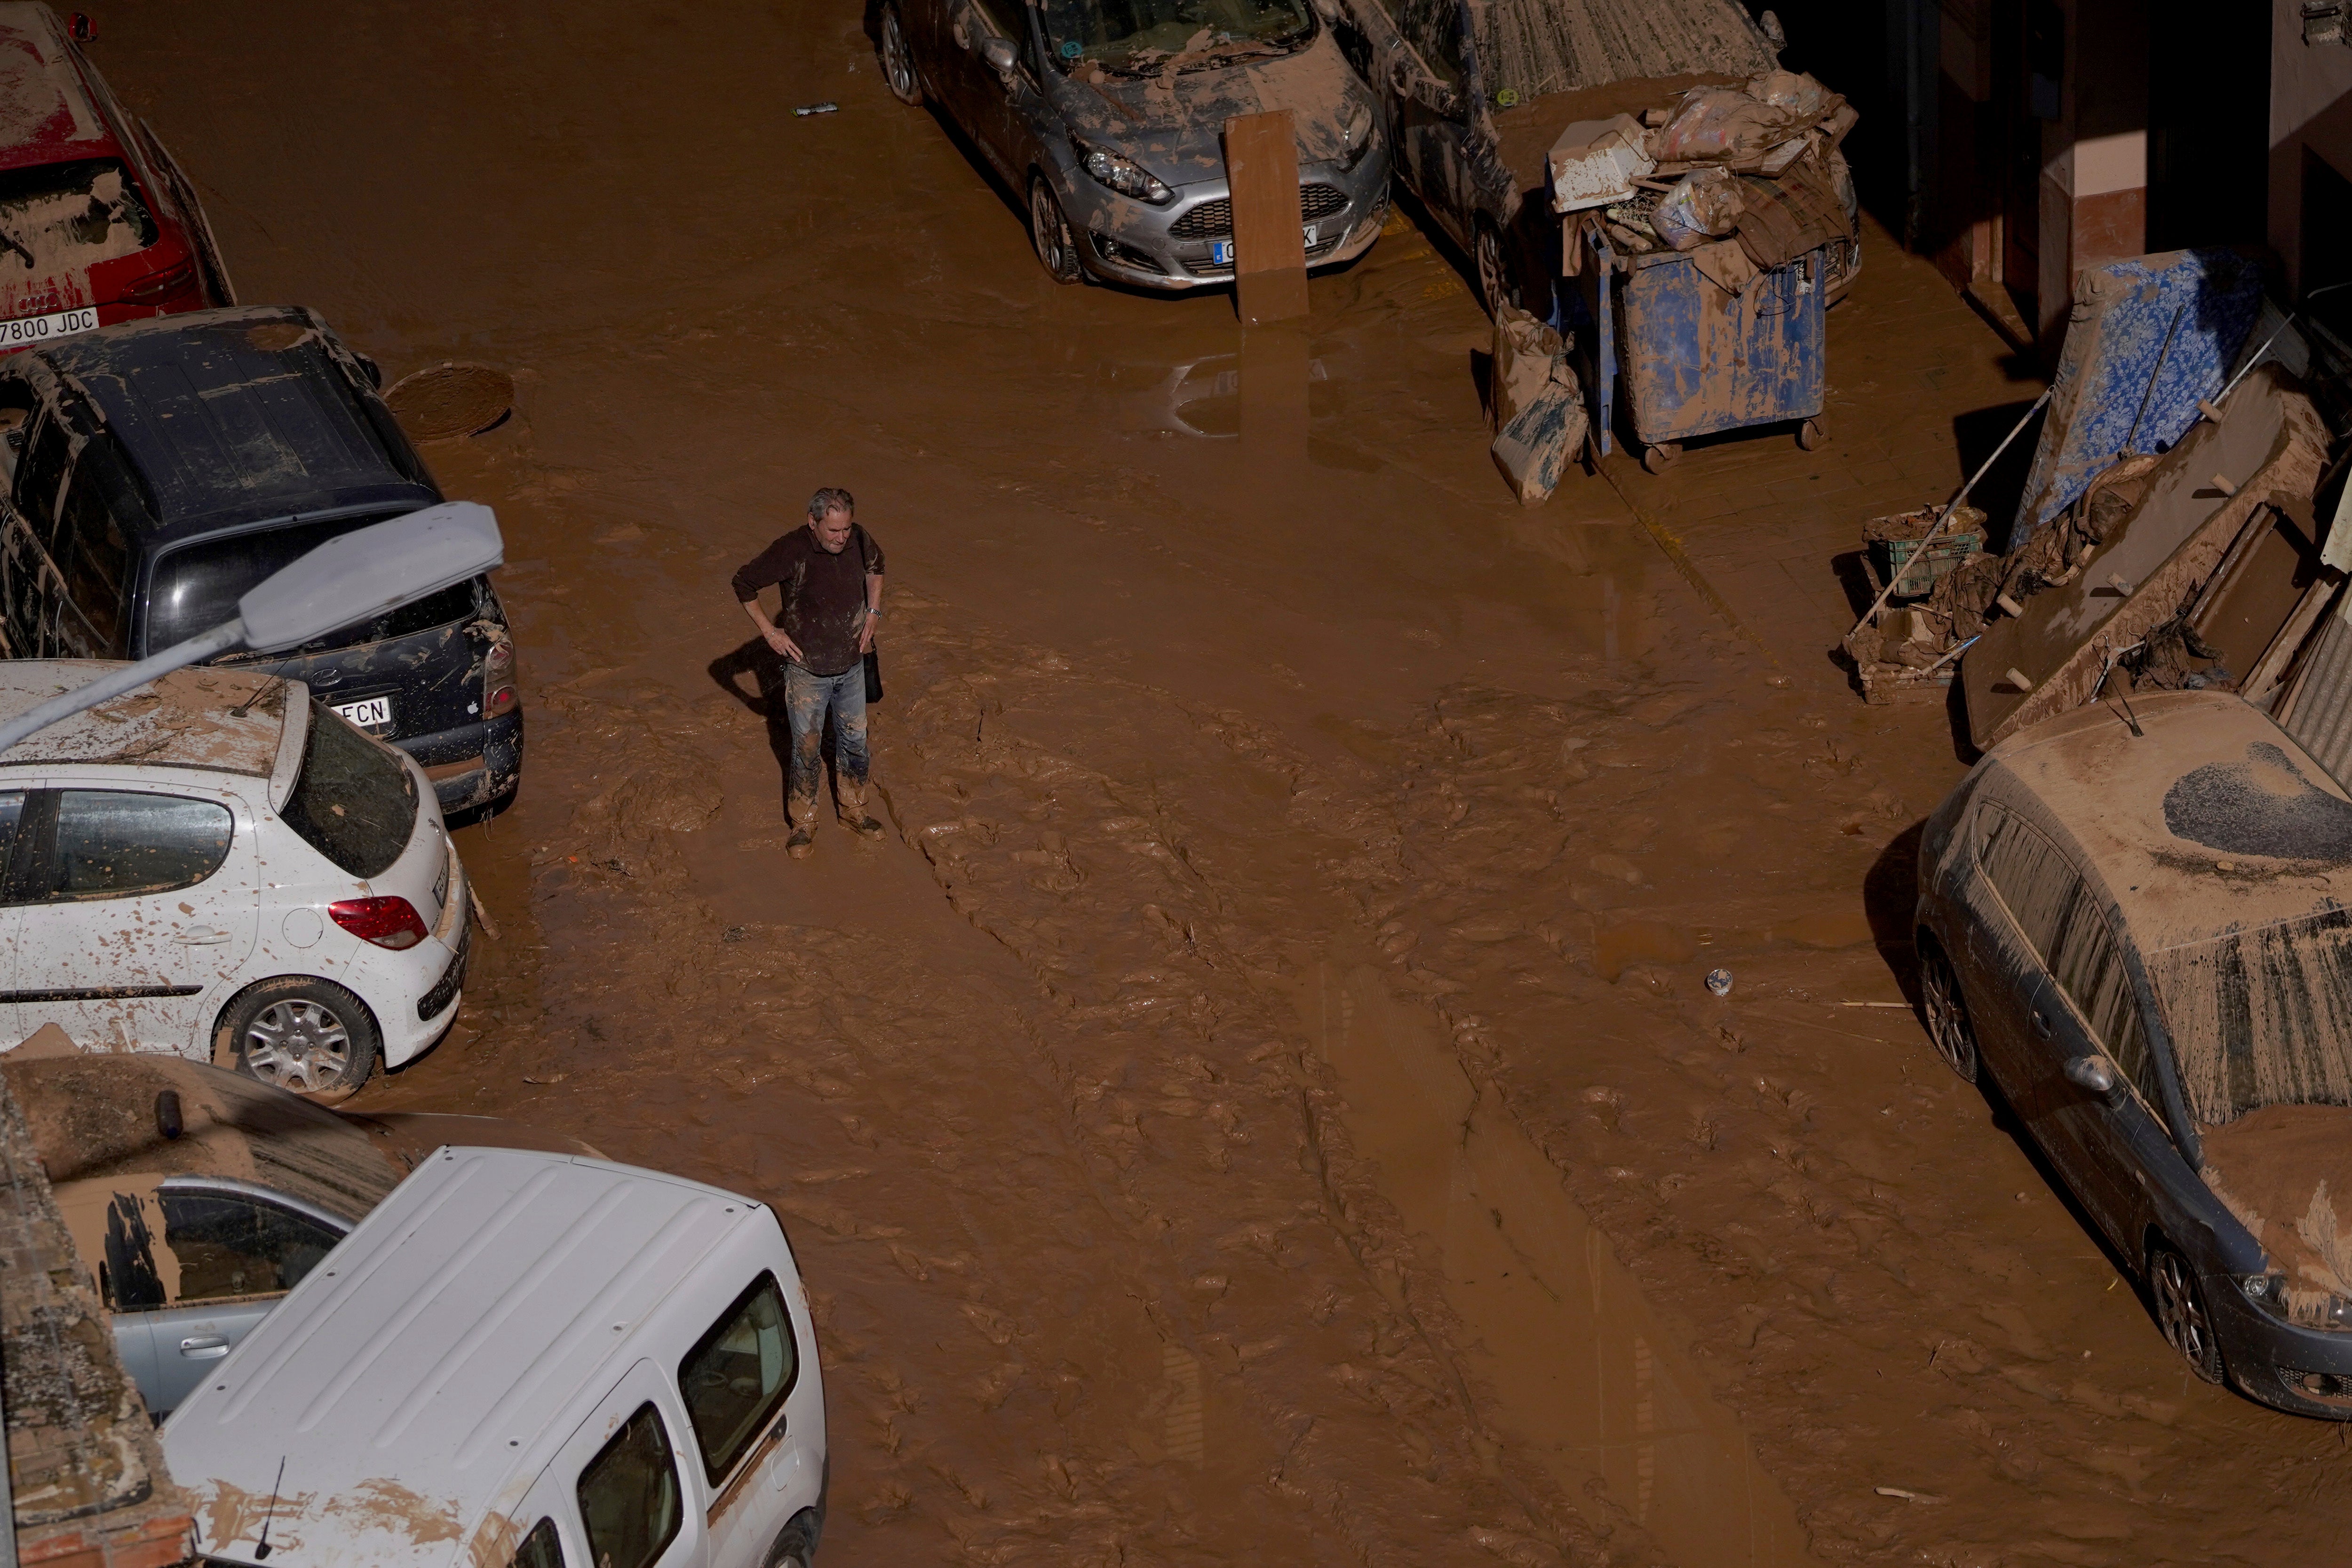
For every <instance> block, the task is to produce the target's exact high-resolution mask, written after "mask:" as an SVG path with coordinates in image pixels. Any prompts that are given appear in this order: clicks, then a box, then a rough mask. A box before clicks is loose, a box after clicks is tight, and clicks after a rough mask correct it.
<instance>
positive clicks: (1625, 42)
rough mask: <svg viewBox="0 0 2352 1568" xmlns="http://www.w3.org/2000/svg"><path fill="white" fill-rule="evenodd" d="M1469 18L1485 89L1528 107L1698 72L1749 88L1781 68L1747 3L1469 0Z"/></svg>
mask: <svg viewBox="0 0 2352 1568" xmlns="http://www.w3.org/2000/svg"><path fill="white" fill-rule="evenodd" d="M1470 17H1471V27H1472V30H1473V33H1474V36H1475V43H1476V47H1477V50H1478V68H1479V73H1480V75H1481V77H1482V78H1483V79H1484V80H1483V82H1482V85H1483V86H1484V88H1485V89H1486V92H1487V93H1488V94H1489V95H1492V94H1493V93H1495V92H1496V91H1499V90H1504V89H1507V90H1509V91H1511V92H1513V93H1515V94H1517V101H1518V102H1521V103H1525V102H1526V101H1527V100H1529V99H1531V98H1535V97H1538V96H1540V95H1543V94H1547V93H1555V92H1576V91H1581V90H1585V89H1592V88H1599V87H1605V86H1607V85H1609V84H1610V83H1612V82H1622V81H1634V80H1639V79H1651V78H1664V77H1678V76H1685V75H1689V74H1692V73H1711V74H1712V73H1720V74H1721V75H1722V76H1723V77H1725V78H1727V79H1739V80H1744V79H1747V78H1748V77H1751V76H1755V75H1757V74H1759V73H1760V72H1763V71H1769V70H1770V69H1772V68H1773V66H1774V63H1775V61H1774V58H1773V53H1772V49H1771V46H1770V45H1769V43H1767V42H1766V41H1765V37H1764V34H1763V31H1762V29H1760V28H1759V26H1757V25H1756V23H1755V21H1754V20H1753V19H1751V18H1750V17H1749V16H1748V13H1747V11H1746V10H1745V9H1743V8H1742V7H1741V6H1740V5H1738V0H1470ZM1663 102H1664V100H1663V99H1654V100H1652V101H1651V102H1650V103H1646V104H1644V105H1643V107H1644V108H1649V107H1655V106H1656V105H1658V104H1660V103H1663Z"/></svg>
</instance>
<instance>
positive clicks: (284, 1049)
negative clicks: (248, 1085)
mask: <svg viewBox="0 0 2352 1568" xmlns="http://www.w3.org/2000/svg"><path fill="white" fill-rule="evenodd" d="M244 1047H245V1049H244V1057H245V1068H246V1070H247V1072H249V1073H251V1074H252V1075H253V1076H254V1077H256V1078H257V1079H261V1081H262V1082H264V1083H274V1084H276V1085H277V1086H278V1088H280V1089H295V1090H298V1091H300V1092H304V1093H309V1092H312V1091H315V1090H318V1089H335V1088H340V1087H341V1084H342V1081H343V1079H345V1078H346V1077H347V1076H349V1074H350V1072H351V1068H352V1033H351V1030H350V1029H349V1028H348V1027H346V1026H345V1025H344V1023H343V1021H342V1020H341V1018H339V1017H337V1016H335V1015H334V1013H333V1012H332V1011H331V1010H330V1009H329V1008H326V1007H322V1006H320V1005H319V1004H318V1003H316V1002H312V1001H310V1000H307V999H305V998H301V997H295V998H292V999H289V1000H288V1001H284V1002H272V1003H271V1004H270V1005H268V1006H267V1007H265V1008H263V1009H262V1010H261V1013H260V1016H257V1017H256V1018H255V1019H254V1020H253V1022H252V1023H251V1024H249V1025H247V1026H246V1031H245V1040H244Z"/></svg>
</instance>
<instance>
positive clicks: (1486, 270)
mask: <svg viewBox="0 0 2352 1568" xmlns="http://www.w3.org/2000/svg"><path fill="white" fill-rule="evenodd" d="M1470 249H1471V261H1472V262H1473V264H1475V266H1476V267H1477V268H1478V303H1480V304H1481V305H1484V306H1485V307H1486V314H1488V315H1489V316H1491V315H1493V314H1495V312H1496V310H1497V309H1498V308H1499V306H1500V303H1501V302H1503V301H1508V302H1509V303H1511V304H1512V305H1515V306H1516V305H1517V304H1518V303H1519V289H1518V285H1517V283H1515V282H1513V281H1512V279H1511V268H1510V262H1509V260H1508V259H1507V258H1506V257H1505V256H1504V255H1503V237H1502V236H1501V235H1499V234H1497V233H1496V231H1495V229H1494V227H1493V226H1491V225H1488V224H1483V223H1482V224H1480V225H1479V226H1478V232H1477V234H1476V235H1475V236H1474V237H1472V239H1471V242H1470Z"/></svg>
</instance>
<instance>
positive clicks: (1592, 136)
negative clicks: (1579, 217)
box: [1544, 114, 1658, 213]
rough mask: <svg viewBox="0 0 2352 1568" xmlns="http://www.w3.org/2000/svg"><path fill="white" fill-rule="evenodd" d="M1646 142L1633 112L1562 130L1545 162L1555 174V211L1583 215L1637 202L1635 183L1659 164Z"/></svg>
mask: <svg viewBox="0 0 2352 1568" xmlns="http://www.w3.org/2000/svg"><path fill="white" fill-rule="evenodd" d="M1647 139H1648V132H1645V131H1643V128H1642V122H1641V121H1638V120H1636V119H1634V118H1633V116H1632V115H1630V114H1619V115H1613V116H1612V117H1611V118H1609V119H1607V120H1580V121H1577V122H1576V123H1575V124H1573V125H1571V126H1570V127H1568V128H1567V129H1566V130H1564V131H1562V132H1560V133H1559V141H1557V142H1553V143H1552V147H1551V151H1550V152H1549V153H1547V154H1546V155H1545V159H1544V164H1545V167H1546V169H1548V170H1549V173H1550V175H1551V179H1550V184H1551V190H1552V198H1551V210H1552V211H1554V212H1557V213H1572V212H1581V211H1582V210H1583V209H1585V208H1586V207H1598V206H1606V205H1609V204H1610V203H1611V202H1622V201H1630V200H1631V199H1633V189H1634V186H1633V182H1634V181H1635V180H1638V179H1643V178H1645V177H1647V176H1648V174H1650V172H1651V171H1652V170H1654V169H1655V168H1656V167H1657V166H1658V163H1657V160H1656V159H1654V158H1653V157H1651V156H1650V154H1649V152H1648V151H1647Z"/></svg>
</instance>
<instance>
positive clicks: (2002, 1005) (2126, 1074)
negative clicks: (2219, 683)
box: [1915, 691, 2352, 1420]
mask: <svg viewBox="0 0 2352 1568" xmlns="http://www.w3.org/2000/svg"><path fill="white" fill-rule="evenodd" d="M2132 710H2133V712H2132V713H2130V714H2126V713H2125V712H2124V711H2122V710H2119V709H2111V708H2110V707H2108V706H2106V705H2104V704H2094V705H2092V706H2089V707H2086V708H2083V709H2078V710H2075V711H2074V712H2073V713H2070V714H2067V715H2065V716H2064V717H2063V718H2060V719H2055V720H2053V721H2050V722H2048V723H2046V724H2042V725H2038V726H2036V727H2034V728H2033V729H2032V730H2029V731H2023V732H2021V733H2020V734H2018V735H2016V736H2014V737H2012V738H2011V739H2010V740H2008V741H2006V742H2002V743H2001V744H2000V745H1999V746H1997V747H1995V748H1994V749H1993V751H1992V752H1990V754H1989V755H1987V756H1986V757H1985V759H1984V760H1983V761H1982V762H1980V763H1978V765H1977V767H1976V769H1975V770H1974V771H1973V772H1972V773H1969V776H1968V777H1967V778H1966V779H1965V780H1963V781H1962V782H1961V784H1960V785H1959V787H1958V789H1956V790H1954V791H1953V792H1952V794H1951V795H1950V796H1949V797H1948V799H1946V800H1945V802H1944V803H1943V805H1940V806H1939V807H1937V810H1936V813H1935V815H1934V816H1932V817H1930V818H1929V819H1928V822H1927V828H1926V831H1925V835H1924V837H1923V840H1922V844H1921V847H1920V861H1919V876H1920V893H1919V906H1918V930H1917V934H1916V939H1915V940H1916V943H1917V949H1918V954H1919V963H1920V988H1921V991H1922V994H1923V998H1924V1002H1925V1012H1926V1015H1927V1026H1928V1032H1929V1034H1930V1036H1931V1037H1932V1038H1933V1039H1934V1040H1935V1042H1936V1046H1937V1050H1938V1051H1939V1052H1941V1054H1942V1055H1943V1057H1944V1058H1945V1059H1946V1060H1947V1061H1948V1062H1949V1063H1950V1064H1951V1066H1952V1067H1953V1068H1955V1069H1957V1070H1958V1072H1959V1074H1960V1076H1961V1077H1963V1078H1965V1079H1970V1080H1972V1081H1974V1080H1976V1079H1978V1076H1979V1073H1980V1072H1981V1073H1983V1074H1984V1075H1986V1076H1988V1077H1990V1079H1991V1080H1992V1087H1993V1088H1994V1089H1997V1090H1998V1094H1999V1097H2000V1099H2001V1100H2005V1101H2006V1102H2007V1104H2008V1106H2009V1108H2010V1110H2012V1111H2013V1112H2014V1113H2015V1116H2016V1118H2017V1120H2018V1121H2019V1122H2021V1123H2022V1125H2023V1128H2024V1130H2025V1131H2027V1132H2028V1133H2029V1134H2030V1135H2031V1136H2032V1140H2033V1142H2035V1144H2037V1145H2038V1146H2039V1148H2040V1150H2041V1152H2042V1155H2043V1157H2044V1159H2045V1161H2046V1163H2047V1165H2048V1167H2049V1168H2050V1169H2051V1171H2052V1172H2053V1173H2054V1174H2055V1175H2056V1178H2057V1179H2058V1181H2059V1182H2060V1183H2062V1184H2063V1186H2064V1187H2065V1189H2066V1191H2067V1192H2068V1194H2070V1195H2071V1196H2072V1198H2073V1200H2074V1204H2075V1205H2076V1207H2077V1208H2078V1209H2079V1210H2080V1211H2081V1212H2082V1213H2083V1215H2085V1216H2086V1218H2087V1219H2088V1221H2089V1223H2090V1224H2091V1225H2093V1226H2095V1227H2096V1229H2097V1231H2098V1233H2099V1235H2100V1236H2101V1237H2103V1239H2104V1240H2105V1243H2106V1245H2107V1247H2109V1249H2110V1251H2111V1253H2112V1255H2113V1256H2114V1257H2115V1258H2116V1260H2117V1261H2118V1262H2119V1263H2120V1264H2121V1265H2122V1266H2123V1267H2124V1268H2126V1270H2127V1271H2129V1272H2130V1273H2131V1274H2132V1275H2133V1276H2135V1277H2136V1278H2137V1279H2139V1280H2140V1281H2141V1282H2142V1284H2143V1285H2144V1287H2145V1289H2146V1291H2147V1302H2148V1306H2149V1308H2150V1310H2152V1311H2153V1313H2154V1315H2155V1317H2156V1320H2157V1323H2158V1327H2159V1328H2160V1329H2161V1330H2162V1331H2163V1332H2164V1335H2165V1337H2166V1339H2167V1340H2168V1341H2169V1342H2171V1344H2172V1346H2173V1348H2174V1349H2175V1350H2177V1351H2179V1352H2180V1354H2181V1355H2182V1357H2183V1358H2185V1359H2186V1360H2187V1362H2188V1363H2189V1368H2190V1370H2192V1371H2193V1372H2195V1373H2197V1374H2198V1375H2199V1376H2200V1377H2202V1378H2205V1379H2207V1380H2208V1381H2210V1382H2220V1381H2221V1380H2222V1379H2223V1378H2224V1377H2225V1376H2226V1377H2227V1378H2228V1380H2229V1381H2230V1382H2231V1383H2232V1384H2235V1385H2236V1386H2237V1387H2238V1388H2239V1389H2240V1390H2241V1391H2242V1392H2243V1393H2244V1394H2248V1395H2250V1396H2251V1397H2252V1398H2254V1399H2257V1400H2260V1401H2262V1402H2263V1404H2266V1405H2277V1406H2279V1407H2280V1408H2282V1409H2286V1410H2293V1411H2296V1412H2299V1413H2302V1414H2304V1415H2323V1416H2329V1417H2334V1418H2336V1419H2339V1420H2340V1419H2347V1418H2352V800H2347V798H2346V795H2345V792H2344V790H2343V789H2342V787H2341V786H2339V785H2338V784H2336V781H2335V780H2334V779H2332V778H2330V777H2329V776H2328V775H2327V773H2326V772H2325V771H2323V770H2322V769H2321V768H2320V767H2319V766H2318V765H2317V764H2316V763H2314V762H2313V761H2312V760H2311V758H2310V757H2309V756H2308V755H2307V754H2306V753H2305V752H2304V751H2303V749H2302V748H2301V747H2300V746H2298V745H2296V743H2295V742H2294V741H2293V740H2292V739H2290V738H2289V737H2288V736H2287V734H2286V733H2285V731H2283V730H2281V729H2280V728H2279V727H2278V725H2277V724H2275V723H2273V721H2271V719H2270V718H2269V717H2268V716H2267V715H2266V714H2263V713H2262V712H2260V711H2259V710H2256V709H2254V708H2252V707H2251V706H2249V705H2248V704H2247V703H2246V702H2244V701H2242V700H2240V699H2239V698H2238V697H2237V696H2235V695H2234V694H2231V693H2228V692H2221V691H2179V692H2168V693H2158V694H2155V695H2150V696H2144V697H2137V698H2135V699H2133V700H2132ZM2331 1182H2333V1183H2334V1184H2335V1189H2336V1191H2337V1192H2338V1193H2340V1194H2343V1196H2342V1197H2340V1198H2335V1199H2331V1198H2330V1196H2329V1189H2330V1183H2331ZM2338 1205H2341V1210H2340V1212H2341V1215H2342V1217H2341V1218H2340V1219H2339V1218H2338V1217H2337V1215H2338V1212H2339V1211H2338Z"/></svg>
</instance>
